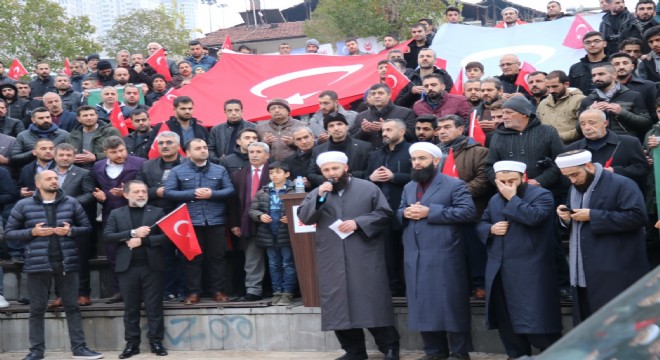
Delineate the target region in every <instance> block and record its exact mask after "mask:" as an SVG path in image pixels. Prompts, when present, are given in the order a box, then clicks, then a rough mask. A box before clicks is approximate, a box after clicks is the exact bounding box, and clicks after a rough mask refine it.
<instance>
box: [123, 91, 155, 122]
mask: <svg viewBox="0 0 660 360" xmlns="http://www.w3.org/2000/svg"><path fill="white" fill-rule="evenodd" d="M149 108H150V107H149V106H147V105H144V104H140V89H138V87H137V86H135V85H126V86H125V87H124V107H123V108H122V109H121V110H122V114H123V115H124V118H128V117H130V116H131V113H132V112H133V111H135V110H145V111H147V110H149Z"/></svg>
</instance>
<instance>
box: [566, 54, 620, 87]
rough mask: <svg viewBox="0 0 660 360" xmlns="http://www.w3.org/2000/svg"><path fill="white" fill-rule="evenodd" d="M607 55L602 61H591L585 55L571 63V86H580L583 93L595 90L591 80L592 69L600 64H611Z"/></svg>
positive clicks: (569, 73)
mask: <svg viewBox="0 0 660 360" xmlns="http://www.w3.org/2000/svg"><path fill="white" fill-rule="evenodd" d="M609 63H610V62H609V61H607V57H605V58H604V59H603V60H601V61H597V62H590V61H589V58H588V57H587V56H586V55H585V56H584V57H583V58H581V59H580V61H578V62H577V63H575V64H573V65H571V68H570V69H569V70H568V78H569V81H570V85H571V87H574V88H578V89H580V91H582V93H583V94H589V93H591V92H592V91H594V82H593V81H592V80H591V69H593V68H594V67H596V66H598V65H603V64H609Z"/></svg>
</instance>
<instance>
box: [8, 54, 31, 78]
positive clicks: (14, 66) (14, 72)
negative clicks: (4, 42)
mask: <svg viewBox="0 0 660 360" xmlns="http://www.w3.org/2000/svg"><path fill="white" fill-rule="evenodd" d="M27 74H28V71H27V70H26V69H25V66H23V64H21V61H20V60H18V59H17V58H14V61H12V62H11V66H9V73H7V76H8V77H10V78H12V79H14V80H18V78H20V77H21V76H25V75H27Z"/></svg>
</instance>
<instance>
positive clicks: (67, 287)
mask: <svg viewBox="0 0 660 360" xmlns="http://www.w3.org/2000/svg"><path fill="white" fill-rule="evenodd" d="M34 182H35V183H36V185H37V190H38V191H37V192H36V194H35V195H34V196H33V197H32V198H29V199H23V200H20V201H19V202H18V203H17V204H16V206H15V207H14V208H13V209H12V212H11V215H10V217H9V221H8V222H7V226H6V228H5V239H6V240H18V241H22V242H25V243H27V244H29V245H28V246H29V248H30V249H31V251H29V252H26V256H27V258H26V259H25V260H26V261H25V265H24V267H23V271H24V272H25V273H27V276H28V281H27V287H28V292H29V294H30V322H29V335H30V353H29V354H28V355H27V356H26V357H25V359H27V360H39V359H43V358H44V352H45V350H46V341H45V331H44V330H45V329H44V325H45V324H44V314H45V312H46V307H47V305H48V292H49V291H50V288H51V282H52V281H53V280H55V287H56V289H57V290H58V291H59V293H60V295H61V296H62V302H63V303H64V305H65V307H64V311H65V313H66V320H67V328H68V331H69V339H70V340H71V350H72V352H73V357H74V358H76V359H100V358H102V357H103V355H102V354H100V353H97V352H95V351H92V350H90V349H88V348H87V344H86V343H85V334H84V331H83V325H82V316H81V315H80V309H79V308H78V303H77V301H78V270H79V263H78V261H79V260H78V252H77V251H76V242H75V240H74V237H78V236H86V235H88V234H89V233H90V230H91V227H90V225H89V220H88V219H87V216H86V215H85V211H84V210H83V208H82V206H80V204H79V203H78V201H76V200H75V199H74V198H72V197H69V196H66V195H64V193H63V192H62V191H61V190H60V189H59V186H58V176H57V174H56V173H55V172H54V171H51V170H45V171H43V172H41V173H40V174H37V175H35V177H34Z"/></svg>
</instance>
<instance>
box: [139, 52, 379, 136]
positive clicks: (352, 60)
mask: <svg viewBox="0 0 660 360" xmlns="http://www.w3.org/2000/svg"><path fill="white" fill-rule="evenodd" d="M382 59H383V56H382V55H378V54H375V55H363V56H322V55H317V54H305V55H296V56H271V55H252V56H244V55H243V54H236V53H233V52H228V51H223V54H222V61H220V62H219V63H217V64H216V65H215V66H214V67H213V68H212V69H211V70H209V71H208V72H207V73H205V74H202V75H201V76H199V75H198V76H196V77H195V81H193V82H192V83H190V84H189V85H186V86H185V87H183V88H181V89H177V95H185V96H189V97H191V98H192V99H193V100H194V101H195V113H194V116H195V118H197V119H199V120H200V121H201V122H203V125H204V126H207V127H210V126H214V125H218V124H221V123H224V122H225V119H224V118H223V117H221V116H218V105H219V104H223V103H224V102H225V101H226V100H228V99H241V101H242V102H243V118H244V119H246V120H251V121H255V120H262V119H268V118H270V114H269V113H268V111H267V110H266V104H267V103H268V101H269V100H270V99H273V98H276V97H279V98H283V99H286V100H287V101H288V102H289V105H290V107H291V116H297V115H301V114H310V113H313V112H315V111H317V110H318V108H319V105H318V95H319V94H320V93H321V92H322V91H324V90H333V91H335V92H336V93H337V94H338V95H339V102H340V103H341V104H342V105H347V104H349V103H351V102H352V101H355V100H358V99H361V98H362V97H363V96H364V92H365V91H366V90H367V89H368V88H369V87H370V86H371V85H373V84H375V83H377V82H378V75H377V72H378V70H377V69H378V61H380V60H382ZM218 84H230V85H228V86H219V85H218ZM170 97H172V96H170V95H166V96H164V97H163V98H161V100H159V101H158V102H157V103H156V104H154V106H153V107H152V108H151V110H150V111H149V114H150V115H152V118H151V123H152V124H157V123H160V122H163V121H165V120H167V119H169V118H170V116H171V115H172V106H171V104H167V103H166V102H165V101H164V100H168V99H166V98H170ZM174 97H176V96H174ZM172 99H173V97H172Z"/></svg>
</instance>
